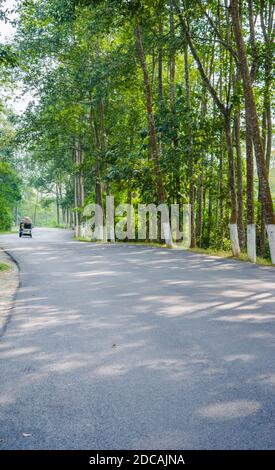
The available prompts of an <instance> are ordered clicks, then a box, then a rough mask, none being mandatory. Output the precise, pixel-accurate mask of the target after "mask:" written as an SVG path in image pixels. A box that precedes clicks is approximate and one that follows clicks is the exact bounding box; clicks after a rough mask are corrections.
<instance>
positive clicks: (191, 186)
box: [184, 45, 196, 248]
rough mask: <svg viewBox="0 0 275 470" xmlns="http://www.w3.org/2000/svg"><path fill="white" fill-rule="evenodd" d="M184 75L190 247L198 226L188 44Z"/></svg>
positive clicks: (194, 242)
mask: <svg viewBox="0 0 275 470" xmlns="http://www.w3.org/2000/svg"><path fill="white" fill-rule="evenodd" d="M184 75H185V94H186V109H187V113H188V129H187V139H188V147H189V158H188V166H189V204H190V223H191V227H190V228H191V230H190V232H191V245H190V248H194V247H195V246H196V228H195V185H194V159H193V142H192V140H193V136H192V128H191V124H190V111H191V101H190V81H189V66H188V46H187V45H186V47H185V49H184Z"/></svg>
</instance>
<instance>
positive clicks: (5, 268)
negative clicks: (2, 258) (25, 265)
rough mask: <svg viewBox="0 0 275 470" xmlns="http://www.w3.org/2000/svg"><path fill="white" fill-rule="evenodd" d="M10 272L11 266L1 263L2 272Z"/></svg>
mask: <svg viewBox="0 0 275 470" xmlns="http://www.w3.org/2000/svg"><path fill="white" fill-rule="evenodd" d="M10 270H11V266H10V265H9V264H6V263H0V272H3V271H10Z"/></svg>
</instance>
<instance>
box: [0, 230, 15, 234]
mask: <svg viewBox="0 0 275 470" xmlns="http://www.w3.org/2000/svg"><path fill="white" fill-rule="evenodd" d="M17 232H18V230H16V229H12V230H0V235H10V234H11V233H17Z"/></svg>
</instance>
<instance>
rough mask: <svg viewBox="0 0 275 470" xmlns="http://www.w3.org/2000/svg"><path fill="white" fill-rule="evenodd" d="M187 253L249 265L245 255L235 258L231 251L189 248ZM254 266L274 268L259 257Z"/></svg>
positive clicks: (273, 265) (266, 260)
mask: <svg viewBox="0 0 275 470" xmlns="http://www.w3.org/2000/svg"><path fill="white" fill-rule="evenodd" d="M188 251H191V252H192V253H198V254H201V255H208V256H219V257H220V258H227V259H234V260H236V261H245V262H247V263H251V261H250V260H249V259H248V257H247V254H246V253H241V254H240V256H239V257H238V258H237V257H234V256H233V255H232V253H231V251H225V250H215V249H213V248H189V250H188ZM256 264H259V265H261V266H272V267H275V264H272V263H271V261H270V260H268V259H265V258H261V257H260V256H257V260H256Z"/></svg>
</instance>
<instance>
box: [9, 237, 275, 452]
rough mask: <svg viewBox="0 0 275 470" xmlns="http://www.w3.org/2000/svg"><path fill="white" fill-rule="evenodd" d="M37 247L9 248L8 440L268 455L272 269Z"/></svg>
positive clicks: (160, 254)
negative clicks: (12, 295) (12, 290)
mask: <svg viewBox="0 0 275 470" xmlns="http://www.w3.org/2000/svg"><path fill="white" fill-rule="evenodd" d="M75 247H77V248H75ZM29 249H30V252H29V256H28V257H27V258H26V248H22V247H19V248H18V249H17V248H15V249H14V252H15V253H17V256H18V257H19V258H20V256H24V268H22V273H21V280H22V287H21V289H20V293H19V295H18V299H17V303H16V310H15V313H14V315H13V319H12V322H11V324H10V326H9V328H8V330H7V332H6V335H5V337H4V338H3V339H2V341H1V343H0V352H1V357H2V359H3V362H2V368H1V376H5V377H6V380H5V384H4V387H3V391H2V392H1V394H0V405H1V407H2V411H1V420H2V422H3V425H2V429H3V430H4V433H3V434H4V435H3V437H2V436H1V435H0V439H1V438H2V439H3V442H1V443H0V445H2V446H3V447H4V448H12V447H14V448H39V447H40V448H50V447H59V448H66V447H68V442H70V443H71V445H70V447H71V448H96V447H99V448H122V447H125V446H126V447H127V448H137V447H138V448H150V447H151V448H163V447H165V448H272V446H273V445H274V443H273V442H272V435H273V434H272V432H273V433H274V428H273V426H274V425H273V423H272V421H271V414H272V412H273V408H272V407H273V402H272V400H271V396H272V394H274V390H275V380H274V377H275V367H274V346H275V341H274V338H275V332H274V322H273V320H274V318H275V312H274V299H275V285H274V270H272V269H265V268H259V267H254V266H252V265H245V264H243V263H238V262H234V261H226V262H225V261H222V260H219V259H215V258H207V257H201V256H198V255H194V254H192V253H181V252H171V251H168V250H162V249H155V248H147V247H138V248H137V247H134V246H124V247H122V246H118V245H113V246H110V245H90V244H81V243H75V242H70V241H68V242H67V243H65V244H60V245H59V244H51V245H48V244H43V243H41V244H40V245H39V249H36V250H33V249H31V248H29V247H27V250H29ZM16 250H17V251H16ZM26 427H27V428H28V429H25V428H26ZM29 427H31V429H29ZM160 430H161V432H160ZM26 431H27V432H30V433H31V434H32V436H31V437H30V438H29V439H26V438H23V437H22V433H23V432H26ZM5 435H6V437H5Z"/></svg>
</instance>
